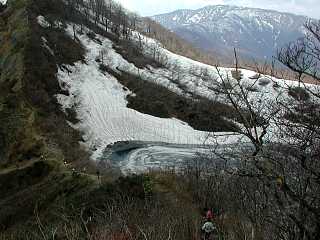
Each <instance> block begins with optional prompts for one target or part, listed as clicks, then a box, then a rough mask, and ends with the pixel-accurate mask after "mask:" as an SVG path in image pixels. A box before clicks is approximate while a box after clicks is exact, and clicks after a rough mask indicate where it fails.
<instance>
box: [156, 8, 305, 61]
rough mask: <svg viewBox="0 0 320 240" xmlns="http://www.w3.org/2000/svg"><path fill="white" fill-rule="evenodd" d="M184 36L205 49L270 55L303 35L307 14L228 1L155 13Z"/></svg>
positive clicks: (258, 55)
mask: <svg viewBox="0 0 320 240" xmlns="http://www.w3.org/2000/svg"><path fill="white" fill-rule="evenodd" d="M152 19H154V20H155V21H157V22H159V23H161V24H162V25H163V26H165V27H167V28H168V29H170V30H172V31H174V32H176V33H177V34H178V35H179V36H181V37H182V38H184V39H186V40H188V41H190V42H191V43H193V44H194V45H195V46H197V47H200V48H202V49H205V50H209V51H213V52H219V53H220V54H223V55H226V56H228V54H230V52H231V50H232V48H234V47H235V48H237V49H239V51H240V52H241V54H242V56H244V57H247V58H248V57H249V58H258V59H265V58H267V59H270V58H271V57H272V55H273V54H275V51H276V49H277V48H279V47H282V46H283V45H284V44H287V43H289V42H291V41H294V40H295V39H297V38H298V37H301V36H302V35H303V25H304V23H305V22H306V21H307V17H304V16H297V15H294V14H289V13H281V12H276V11H271V10H265V9H253V8H243V7H235V6H227V5H216V6H208V7H204V8H201V9H198V10H178V11H175V12H172V13H168V14H162V15H157V16H154V17H152Z"/></svg>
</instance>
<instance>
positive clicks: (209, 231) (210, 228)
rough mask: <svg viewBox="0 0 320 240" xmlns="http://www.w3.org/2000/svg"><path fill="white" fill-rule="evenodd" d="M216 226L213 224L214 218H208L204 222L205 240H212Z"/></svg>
mask: <svg viewBox="0 0 320 240" xmlns="http://www.w3.org/2000/svg"><path fill="white" fill-rule="evenodd" d="M215 230H216V227H215V226H214V225H213V223H212V220H209V219H207V221H206V222H205V223H204V224H203V226H202V228H201V231H202V234H203V238H202V239H203V240H210V239H211V237H212V235H213V233H214V231H215Z"/></svg>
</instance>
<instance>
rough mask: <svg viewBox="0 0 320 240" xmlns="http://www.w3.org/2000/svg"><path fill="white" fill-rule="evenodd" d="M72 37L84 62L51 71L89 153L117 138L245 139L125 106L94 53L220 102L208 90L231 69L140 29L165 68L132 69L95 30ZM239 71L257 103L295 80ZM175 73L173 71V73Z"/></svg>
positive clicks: (120, 89) (148, 51)
mask: <svg viewBox="0 0 320 240" xmlns="http://www.w3.org/2000/svg"><path fill="white" fill-rule="evenodd" d="M38 22H39V24H41V26H43V27H46V21H45V19H44V18H42V17H41V16H39V17H38ZM76 28H78V26H76ZM66 31H67V33H68V34H69V35H70V37H71V38H73V27H72V25H68V27H67V29H66ZM85 32H86V33H88V32H89V30H88V29H85ZM77 37H78V38H79V41H80V42H81V44H82V45H83V46H84V47H85V48H86V56H85V63H83V62H81V61H80V62H77V63H76V64H75V65H74V66H64V68H60V70H59V72H58V76H57V77H58V79H59V82H60V86H61V88H62V89H63V90H67V91H68V92H69V95H68V96H66V95H62V94H59V95H57V99H58V101H59V103H60V104H61V106H62V108H63V109H67V108H73V109H75V110H76V112H77V116H78V118H79V120H80V122H79V123H78V124H76V125H74V126H73V127H74V128H76V129H78V130H80V131H82V132H83V133H84V140H85V144H86V146H88V148H89V149H90V150H92V152H93V154H92V158H93V159H98V158H99V157H100V156H101V155H102V154H103V151H104V149H105V148H106V146H108V145H110V144H113V143H115V142H118V141H145V142H163V143H171V144H189V145H202V144H214V143H216V142H219V143H223V144H234V143H238V142H240V141H241V142H248V139H245V138H244V137H240V135H238V134H235V133H234V134H232V133H231V134H230V133H219V134H216V133H209V132H202V131H197V130H195V129H193V128H192V127H190V126H189V125H188V124H187V123H184V122H182V121H180V120H178V119H163V118H158V117H154V116H151V115H148V114H142V113H140V112H138V111H135V110H133V109H129V108H128V107H127V100H126V97H127V96H128V95H130V94H134V93H132V92H130V91H129V90H127V89H126V88H125V87H124V86H122V85H121V84H120V83H119V82H118V80H117V79H116V78H115V77H113V76H112V75H110V74H108V73H106V72H102V71H100V69H99V63H98V62H97V61H96V59H97V58H99V55H100V52H101V51H102V50H103V51H104V52H105V60H104V62H105V64H107V65H108V67H109V68H110V69H112V70H113V71H116V72H119V70H120V71H124V72H127V73H130V74H133V75H137V76H138V75H139V76H140V77H141V78H142V79H143V80H146V81H152V82H155V83H157V84H160V85H162V86H165V87H167V88H168V89H169V90H171V91H174V92H176V93H178V94H181V95H184V96H186V97H190V94H189V93H190V92H192V93H194V94H196V95H199V96H203V97H206V98H208V99H211V100H216V101H217V100H218V101H221V102H226V99H225V98H224V96H220V95H217V94H216V92H215V91H214V90H213V88H214V86H215V84H216V82H217V81H219V78H218V74H217V71H220V73H221V74H222V75H223V76H229V77H231V71H232V70H234V69H231V68H218V69H216V68H215V67H213V66H209V65H206V64H203V63H200V62H196V61H193V60H191V59H188V58H185V57H182V56H179V55H176V54H174V53H172V52H169V51H168V50H166V49H164V48H162V46H161V44H159V43H158V42H157V41H155V40H153V39H150V38H147V37H144V36H142V38H141V35H140V36H139V34H138V33H136V32H134V33H133V39H132V41H134V42H136V44H139V41H141V40H142V41H143V46H144V47H143V51H144V54H145V55H146V56H154V53H155V51H156V52H157V53H158V56H160V57H161V58H163V59H165V68H157V69H155V68H152V67H151V66H148V67H147V68H144V69H138V68H137V67H136V66H135V65H134V64H132V63H129V62H127V61H126V60H125V59H124V58H123V57H122V56H121V55H119V54H118V53H117V52H116V51H115V50H114V49H113V46H112V45H113V43H112V41H110V40H109V39H107V38H104V37H102V36H100V35H96V38H97V39H99V41H94V40H91V39H90V38H89V37H88V36H87V34H82V35H79V34H78V35H77ZM43 42H44V47H45V48H46V49H48V51H50V48H48V47H47V46H45V40H43ZM99 42H101V43H99ZM66 68H67V69H68V71H66ZM204 69H205V71H206V73H207V76H208V78H207V79H209V80H203V78H201V77H199V75H201V72H203V70H204ZM241 72H242V74H243V81H244V82H246V83H247V84H248V86H249V85H252V84H254V83H255V82H256V84H255V88H256V91H252V93H250V96H249V98H250V101H252V102H257V103H259V104H260V105H261V103H263V104H264V103H265V104H266V105H268V104H272V99H275V98H283V99H284V100H288V99H289V97H288V95H287V94H286V95H283V94H280V93H279V90H278V89H279V88H281V87H287V86H297V85H298V83H296V82H293V81H287V80H283V79H275V78H271V77H268V76H265V77H264V79H265V81H267V80H268V81H269V82H268V83H267V84H264V85H262V84H259V82H258V81H257V80H254V79H251V78H252V76H254V75H256V73H255V72H253V71H249V70H244V69H242V70H241ZM119 73H120V72H119ZM176 76H179V77H178V78H176ZM173 78H174V79H173ZM266 79H267V80H266ZM259 81H261V80H259ZM275 83H276V84H277V85H278V89H276V88H274V87H273V86H274V85H273V84H275ZM186 90H187V91H186ZM267 109H268V108H267ZM70 124H71V123H70ZM276 128H277V127H276V124H275V127H274V128H272V129H273V130H272V132H273V133H272V134H274V133H276V132H277V130H276ZM210 135H215V138H212V137H209V136H210Z"/></svg>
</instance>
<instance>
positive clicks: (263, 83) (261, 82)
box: [259, 78, 271, 86]
mask: <svg viewBox="0 0 320 240" xmlns="http://www.w3.org/2000/svg"><path fill="white" fill-rule="evenodd" d="M270 83H271V80H270V79H268V78H260V79H259V85H260V86H267V85H269V84H270Z"/></svg>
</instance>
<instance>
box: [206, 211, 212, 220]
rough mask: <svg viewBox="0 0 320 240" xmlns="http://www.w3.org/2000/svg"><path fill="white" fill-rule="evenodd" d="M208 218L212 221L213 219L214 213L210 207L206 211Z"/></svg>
mask: <svg viewBox="0 0 320 240" xmlns="http://www.w3.org/2000/svg"><path fill="white" fill-rule="evenodd" d="M206 219H207V220H210V221H212V220H213V213H212V211H211V210H210V209H208V210H207V212H206Z"/></svg>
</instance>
